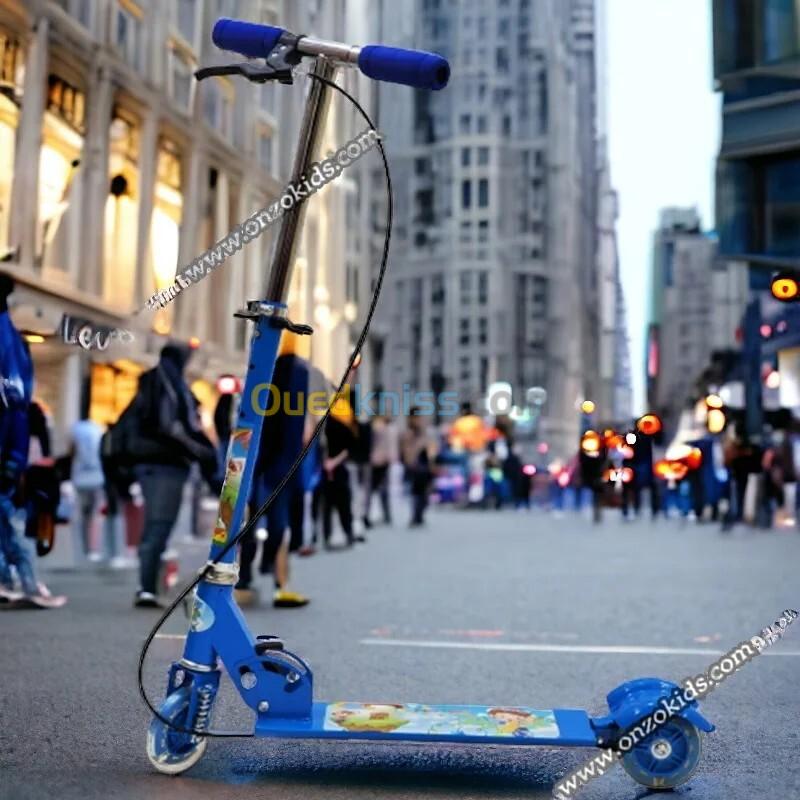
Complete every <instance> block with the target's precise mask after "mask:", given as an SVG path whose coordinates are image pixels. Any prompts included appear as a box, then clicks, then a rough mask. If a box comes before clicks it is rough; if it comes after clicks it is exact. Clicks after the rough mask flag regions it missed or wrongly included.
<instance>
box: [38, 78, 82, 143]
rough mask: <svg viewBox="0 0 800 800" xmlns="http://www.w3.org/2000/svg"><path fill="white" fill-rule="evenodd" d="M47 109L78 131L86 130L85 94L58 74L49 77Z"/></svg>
mask: <svg viewBox="0 0 800 800" xmlns="http://www.w3.org/2000/svg"><path fill="white" fill-rule="evenodd" d="M47 110H48V111H49V112H50V113H52V114H55V115H56V116H57V117H59V118H60V119H61V120H62V121H63V122H66V123H67V125H69V126H70V128H72V129H73V130H75V131H77V132H78V133H84V132H85V118H84V114H85V110H86V106H85V95H84V94H83V92H82V91H80V90H79V89H76V88H75V87H74V86H73V85H72V84H71V83H67V81H65V80H63V79H62V78H59V77H58V76H56V75H50V77H49V78H48V79H47Z"/></svg>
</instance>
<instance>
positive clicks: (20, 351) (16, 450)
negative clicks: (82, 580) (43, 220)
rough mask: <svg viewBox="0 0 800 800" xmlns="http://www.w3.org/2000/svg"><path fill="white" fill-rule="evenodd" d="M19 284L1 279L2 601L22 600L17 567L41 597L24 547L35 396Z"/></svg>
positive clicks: (24, 583) (28, 588) (23, 582)
mask: <svg viewBox="0 0 800 800" xmlns="http://www.w3.org/2000/svg"><path fill="white" fill-rule="evenodd" d="M13 291H14V281H13V280H12V278H11V277H10V276H9V275H6V274H0V600H5V601H9V600H14V599H18V597H19V595H18V593H16V592H15V590H14V577H13V573H12V570H11V568H12V567H14V568H15V569H16V572H17V577H18V578H19V581H20V586H21V589H22V593H23V594H24V595H27V596H29V597H34V596H37V595H39V593H40V592H39V587H38V586H37V583H36V577H35V574H34V568H33V561H32V559H31V556H30V553H29V552H28V550H27V549H26V548H25V546H24V544H23V543H22V537H21V530H22V528H23V526H24V518H25V512H24V511H23V510H22V508H21V506H22V496H21V492H20V488H21V479H22V476H23V473H24V472H25V468H26V467H27V465H28V445H29V441H30V434H29V421H28V415H29V406H30V403H31V396H32V394H33V362H32V361H31V357H30V353H29V352H28V348H27V346H26V345H25V342H24V341H23V339H22V337H21V336H20V335H19V332H18V331H17V329H16V328H15V327H14V323H13V322H12V321H11V317H10V316H9V313H8V302H7V301H8V296H9V295H10V294H11V293H12V292H13Z"/></svg>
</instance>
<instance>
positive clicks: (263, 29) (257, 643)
mask: <svg viewBox="0 0 800 800" xmlns="http://www.w3.org/2000/svg"><path fill="white" fill-rule="evenodd" d="M225 26H227V31H228V39H227V40H224V42H228V43H230V42H231V41H233V43H234V45H235V46H230V45H229V46H227V47H225V44H224V43H223V47H225V49H234V50H237V51H238V52H242V53H244V54H245V55H250V56H255V55H260V56H261V57H264V58H266V60H267V65H270V64H273V66H274V65H275V59H274V58H273V56H274V55H275V54H279V55H280V60H281V62H282V63H283V65H284V66H285V65H286V63H287V60H288V63H289V64H290V65H293V64H296V63H298V61H299V55H303V54H305V55H311V56H313V57H314V58H315V61H314V65H313V74H314V75H316V76H318V77H320V78H322V80H319V81H314V82H313V84H312V86H311V87H310V89H309V93H308V97H307V100H306V106H305V111H304V115H303V121H302V125H301V128H300V136H299V144H298V148H297V152H296V156H295V163H294V169H293V173H292V179H293V180H299V179H300V178H301V176H302V175H303V174H304V173H305V171H306V170H307V169H308V167H309V166H310V165H311V163H312V162H313V160H314V157H315V152H316V150H317V147H318V144H319V140H320V136H321V132H322V129H323V127H324V122H325V117H326V111H327V105H328V101H329V95H330V91H331V89H330V87H329V86H328V85H326V81H331V80H332V79H333V77H334V75H335V72H336V67H337V66H338V65H340V64H342V63H346V62H354V61H356V60H358V59H359V48H353V47H350V46H348V45H342V44H339V43H333V42H323V41H320V40H314V39H309V38H308V37H296V36H292V35H291V34H287V33H286V32H285V31H282V30H280V29H274V28H269V27H268V26H255V25H251V24H250V23H240V22H237V21H233V20H220V21H219V22H218V23H217V26H216V28H215V42H216V43H217V44H220V41H218V37H217V31H218V30H221V29H222V28H225ZM231 26H233V27H231ZM236 26H238V27H236ZM256 29H258V30H256ZM231 30H233V32H234V35H233V39H231ZM237 37H238V38H237ZM219 38H221V39H224V37H219ZM242 41H243V42H244V45H242V44H241V42H242ZM265 42H267V44H265ZM268 43H271V45H272V47H271V48H269V44H268ZM377 50H382V51H388V50H391V48H377ZM396 52H406V53H408V52H409V51H396ZM381 55H383V54H381ZM413 55H414V56H415V57H420V54H413ZM422 55H425V54H422ZM428 56H429V54H428ZM429 57H432V56H429ZM436 58H439V57H436ZM440 60H441V59H440ZM359 65H360V66H361V68H362V71H364V72H367V74H370V76H371V77H377V78H379V79H382V80H396V81H397V82H401V83H411V82H412V81H411V80H408V79H401V78H400V77H394V75H395V74H397V73H396V71H395V72H393V67H392V66H391V64H389V65H388V66H387V65H386V64H384V65H382V66H379V67H375V66H374V65H373V66H372V67H370V70H371V71H370V70H367V69H365V67H364V65H362V64H361V61H360V60H359ZM217 69H218V70H219V68H217ZM222 69H229V70H230V71H239V72H241V74H244V75H245V76H246V77H250V79H253V78H252V74H251V73H253V72H257V71H258V70H257V68H253V67H252V66H250V65H248V64H246V65H234V66H232V67H230V68H222ZM400 72H402V70H400ZM259 74H263V73H259ZM403 76H404V77H405V78H407V75H406V73H403ZM280 79H281V80H282V81H283V82H290V79H289V80H286V74H285V73H284V74H283V77H282V78H280ZM445 82H446V78H445ZM433 88H440V87H439V86H435V87H433ZM303 212H304V207H303V205H302V204H300V205H298V206H296V207H294V208H293V209H291V210H290V211H289V212H288V213H287V214H286V215H285V217H284V218H283V220H282V224H281V228H280V231H279V235H278V239H277V242H276V247H275V252H274V256H273V262H272V268H271V272H270V278H269V284H268V287H267V290H266V297H267V298H268V299H267V300H263V301H251V302H249V303H248V304H247V307H246V309H244V310H243V311H242V312H239V314H238V315H237V316H242V317H245V318H248V319H250V320H252V322H253V323H254V326H255V327H254V330H253V334H252V338H251V342H250V356H249V360H248V365H249V366H248V370H247V374H246V377H245V381H244V389H243V393H242V403H241V408H240V410H239V413H238V418H237V421H236V424H235V427H234V430H233V433H232V435H231V441H230V444H229V447H228V452H227V459H226V465H227V467H226V473H225V479H224V483H223V489H222V492H221V496H220V503H219V510H218V516H217V523H216V526H215V529H214V533H213V536H212V543H211V549H210V554H209V562H208V567H207V570H206V573H205V575H204V577H203V579H202V580H201V581H200V583H199V586H198V588H197V591H196V593H195V597H194V605H193V608H192V613H191V622H190V626H189V631H188V633H187V637H186V642H185V646H184V650H183V656H182V657H181V658H180V660H178V661H176V662H174V663H173V664H172V666H171V668H170V671H169V678H168V682H167V693H166V694H167V697H166V700H165V701H164V703H163V705H162V706H161V707H160V708H159V713H158V716H157V717H156V718H155V719H154V720H153V722H152V723H151V726H150V729H149V732H148V748H147V749H148V755H149V757H150V760H151V762H152V763H153V765H154V766H155V768H156V769H157V770H159V771H161V772H165V773H172V774H177V773H180V772H183V771H185V770H186V769H188V768H189V767H191V766H192V765H193V764H194V763H196V762H197V760H199V758H200V757H201V756H202V754H203V752H204V750H205V747H206V744H207V738H206V736H204V735H202V734H203V732H205V731H208V730H209V725H210V717H211V710H212V706H213V702H214V699H215V696H216V693H217V690H218V687H219V683H220V677H221V669H220V661H221V662H222V665H224V667H225V669H226V670H227V672H228V675H229V676H230V678H231V680H232V683H233V684H234V686H235V687H236V689H237V691H238V692H239V695H240V697H241V699H242V700H243V701H244V703H245V704H246V705H247V706H249V707H250V708H251V709H252V710H253V712H254V714H255V723H254V728H253V734H254V735H256V736H262V737H280V738H326V739H365V740H394V741H401V740H406V741H420V742H467V743H470V742H471V743H477V744H515V745H520V744H522V745H532V744H545V745H551V746H552V745H563V746H586V747H604V748H613V747H615V746H616V744H617V743H618V741H619V739H620V737H621V736H622V734H623V733H625V731H626V730H628V729H630V727H631V726H632V725H633V724H634V723H636V722H637V721H638V720H640V719H642V718H643V717H644V716H645V715H647V714H648V713H649V712H650V711H652V710H653V709H655V708H656V707H657V705H658V703H659V702H660V701H661V700H662V698H669V697H670V696H671V695H672V694H673V692H674V691H675V690H676V689H677V688H678V687H677V685H676V684H674V683H671V682H669V681H662V680H659V679H657V678H641V679H638V680H633V681H628V682H626V683H624V684H622V685H621V686H619V687H617V688H616V689H614V690H613V691H612V692H611V693H610V694H609V695H608V697H607V700H608V705H609V715H607V716H604V717H590V716H589V715H588V714H587V712H586V711H584V710H582V709H552V710H537V709H531V708H527V707H519V708H500V709H497V708H491V707H485V706H422V705H411V704H401V705H397V704H395V703H390V704H364V703H333V704H329V703H323V702H315V701H314V699H313V675H312V671H311V668H310V667H309V665H308V664H307V663H306V662H305V661H304V660H303V659H302V658H301V657H300V656H298V655H296V654H294V653H292V652H290V651H288V650H286V649H284V645H283V642H282V641H280V639H278V638H277V637H275V636H271V635H269V636H255V635H253V633H252V632H251V631H250V629H249V627H248V625H247V622H246V620H245V618H244V615H243V614H242V612H241V610H240V608H239V606H238V605H237V603H236V601H235V599H234V596H233V589H234V585H235V583H236V581H237V578H238V565H237V563H236V548H235V547H228V545H229V543H230V541H231V539H232V538H233V537H234V536H235V534H236V533H237V532H238V531H239V530H240V529H241V527H242V523H243V521H244V519H245V513H246V507H247V503H248V499H249V495H250V488H251V483H252V478H253V472H254V468H255V463H256V460H257V456H258V443H259V442H260V440H261V431H262V426H263V422H264V418H263V416H262V415H259V414H258V412H257V410H256V404H255V403H253V402H251V400H252V399H253V396H254V393H256V392H257V391H258V384H263V383H264V382H269V381H270V380H271V378H272V373H273V369H274V365H275V360H276V357H277V353H278V345H279V341H280V337H281V334H282V331H283V330H284V329H285V328H287V327H290V328H291V327H292V323H290V322H289V321H288V320H287V306H286V305H285V303H284V302H283V300H284V296H285V291H286V286H287V284H288V278H289V271H290V265H291V264H292V262H293V259H294V251H295V245H296V241H297V233H298V231H299V229H300V226H301V224H302V216H303ZM678 716H679V717H680V718H682V720H684V722H681V723H680V724H678V725H677V726H676V725H675V722H674V721H673V722H671V723H668V724H667V726H666V727H665V728H664V729H662V731H661V732H657V733H655V734H653V735H652V736H651V737H648V738H647V739H645V740H644V741H643V742H641V743H640V744H639V745H637V748H636V749H634V751H632V752H631V753H629V754H628V755H626V756H625V758H624V759H623V763H624V765H625V767H626V769H627V770H628V771H629V773H631V774H632V776H633V777H634V778H635V779H636V780H638V781H639V782H640V783H643V784H644V785H646V786H650V787H652V788H669V787H671V786H674V785H678V784H679V783H682V782H684V781H685V780H687V779H688V777H689V776H690V774H691V772H693V770H694V768H695V767H696V765H697V760H698V759H699V740H700V737H699V733H698V730H702V731H705V732H710V731H712V730H714V726H713V725H711V724H710V723H709V722H708V721H707V720H705V719H704V717H703V716H702V715H701V714H700V712H699V710H698V708H697V704H696V702H694V703H691V704H689V705H687V706H685V707H684V708H683V710H682V711H681V712H680V713H679V715H678ZM516 718H518V719H519V724H518V723H517V722H515V719H516ZM167 723H169V724H167ZM669 725H672V726H673V727H672V729H671V730H668V726H669ZM670 737H672V744H670V741H671V740H670ZM676 737H677V738H676ZM676 742H678V743H679V744H680V747H679V749H678V752H675V750H674V745H675V743H676ZM642 747H643V749H642V750H641V751H640V752H639V754H638V757H637V750H638V749H639V748H642ZM664 748H667V749H669V752H670V754H671V755H670V756H669V757H666V758H662V757H661V756H660V755H659V753H663V752H665V749H664Z"/></svg>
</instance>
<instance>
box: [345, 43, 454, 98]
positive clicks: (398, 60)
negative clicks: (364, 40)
mask: <svg viewBox="0 0 800 800" xmlns="http://www.w3.org/2000/svg"><path fill="white" fill-rule="evenodd" d="M358 68H359V69H360V70H361V71H362V72H363V73H364V74H365V75H366V76H367V77H368V78H374V79H375V80H379V81H388V82H389V83H402V84H405V85H406V86H414V87H415V88H417V89H444V87H445V86H447V81H448V80H449V79H450V65H449V64H448V63H447V59H446V58H442V56H439V55H436V54H435V53H426V52H424V51H422V50H403V49H402V48H399V47H384V46H383V45H380V44H368V45H367V46H366V47H362V48H361V52H360V53H359V55H358Z"/></svg>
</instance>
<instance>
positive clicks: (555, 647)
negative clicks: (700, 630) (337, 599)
mask: <svg viewBox="0 0 800 800" xmlns="http://www.w3.org/2000/svg"><path fill="white" fill-rule="evenodd" d="M359 644H366V645H380V646H384V647H421V648H428V649H434V650H435V649H441V650H497V651H500V652H504V653H595V654H597V653H605V654H612V655H658V656H723V655H725V654H726V653H727V652H728V651H727V650H711V649H708V648H699V647H648V646H645V645H592V644H586V645H579V644H519V643H515V642H508V643H506V644H503V643H501V642H448V641H426V640H422V639H362V640H361V641H360V642H359ZM762 655H768V656H794V657H797V656H800V651H796V650H781V649H774V650H773V649H769V650H767V651H765V652H764V653H762Z"/></svg>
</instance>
